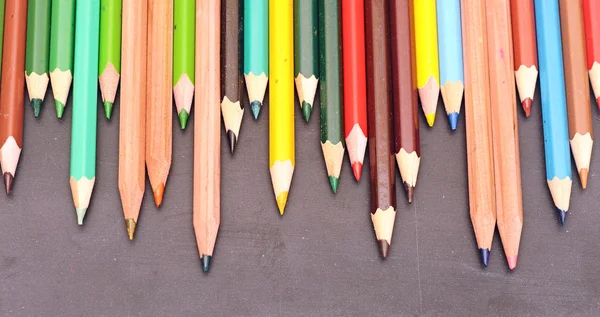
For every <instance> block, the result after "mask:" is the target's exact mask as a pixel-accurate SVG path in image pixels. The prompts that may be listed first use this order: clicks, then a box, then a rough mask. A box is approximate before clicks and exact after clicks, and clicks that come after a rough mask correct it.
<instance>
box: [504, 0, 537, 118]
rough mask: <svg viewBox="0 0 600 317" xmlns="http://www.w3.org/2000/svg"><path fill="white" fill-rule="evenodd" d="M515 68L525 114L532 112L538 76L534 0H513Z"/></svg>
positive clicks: (511, 2) (511, 6)
mask: <svg viewBox="0 0 600 317" xmlns="http://www.w3.org/2000/svg"><path fill="white" fill-rule="evenodd" d="M510 10H511V24H512V31H513V52H514V70H515V79H516V83H517V89H518V90H519V98H520V100H521V105H522V107H523V110H524V111H525V115H526V116H529V114H530V113H531V104H532V102H533V95H534V94H535V86H536V83H537V76H538V61H537V45H536V37H535V12H534V8H533V0H511V1H510Z"/></svg>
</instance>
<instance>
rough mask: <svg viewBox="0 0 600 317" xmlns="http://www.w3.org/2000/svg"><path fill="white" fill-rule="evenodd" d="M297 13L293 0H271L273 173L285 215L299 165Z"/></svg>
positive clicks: (270, 114)
mask: <svg viewBox="0 0 600 317" xmlns="http://www.w3.org/2000/svg"><path fill="white" fill-rule="evenodd" d="M293 12H294V8H293V3H292V0H269V70H270V72H271V85H270V87H269V170H270V172H271V181H272V182H273V191H274V192H275V199H276V200H277V207H278V209H279V214H281V215H283V213H284V210H285V205H286V203H287V198H288V194H289V191H290V185H291V184H292V176H293V175H294V166H296V157H295V152H294V82H293V78H294V77H293V75H294V64H292V60H293V54H294V26H293V22H292V21H293V19H292V16H293Z"/></svg>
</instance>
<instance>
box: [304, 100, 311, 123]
mask: <svg viewBox="0 0 600 317" xmlns="http://www.w3.org/2000/svg"><path fill="white" fill-rule="evenodd" d="M311 112H312V105H311V104H309V103H308V102H306V101H302V117H303V118H304V121H306V123H308V120H310V113H311Z"/></svg>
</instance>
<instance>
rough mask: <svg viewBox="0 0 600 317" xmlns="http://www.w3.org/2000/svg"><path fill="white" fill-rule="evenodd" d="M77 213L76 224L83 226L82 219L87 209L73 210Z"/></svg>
mask: <svg viewBox="0 0 600 317" xmlns="http://www.w3.org/2000/svg"><path fill="white" fill-rule="evenodd" d="M75 211H76V212H77V224H78V225H80V226H81V225H83V218H85V213H86V212H87V208H75Z"/></svg>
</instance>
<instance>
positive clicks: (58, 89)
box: [49, 0, 75, 118]
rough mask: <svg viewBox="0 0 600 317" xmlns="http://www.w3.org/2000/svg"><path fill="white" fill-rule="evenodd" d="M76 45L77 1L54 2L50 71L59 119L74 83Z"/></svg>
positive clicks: (56, 0) (59, 0)
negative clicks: (74, 50) (74, 49)
mask: <svg viewBox="0 0 600 317" xmlns="http://www.w3.org/2000/svg"><path fill="white" fill-rule="evenodd" d="M74 45H75V0H53V1H52V26H51V27H50V59H49V64H50V68H49V69H50V83H51V84H52V93H53V94H54V103H55V104H56V116H57V117H58V118H62V116H63V112H64V111H65V105H66V104H67V98H68V97H69V90H70V89H71V82H72V81H73V48H74Z"/></svg>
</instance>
